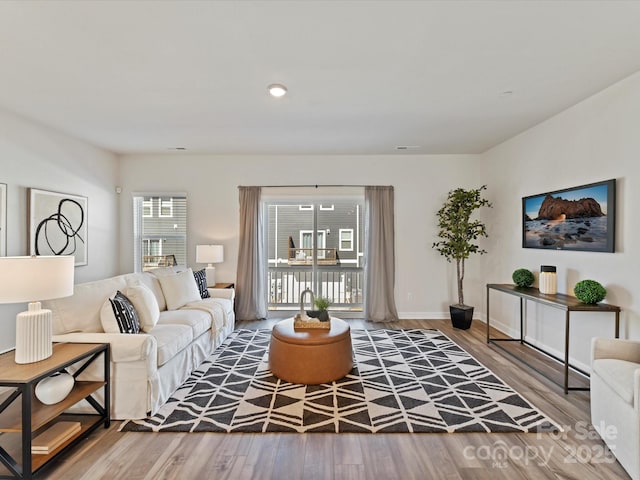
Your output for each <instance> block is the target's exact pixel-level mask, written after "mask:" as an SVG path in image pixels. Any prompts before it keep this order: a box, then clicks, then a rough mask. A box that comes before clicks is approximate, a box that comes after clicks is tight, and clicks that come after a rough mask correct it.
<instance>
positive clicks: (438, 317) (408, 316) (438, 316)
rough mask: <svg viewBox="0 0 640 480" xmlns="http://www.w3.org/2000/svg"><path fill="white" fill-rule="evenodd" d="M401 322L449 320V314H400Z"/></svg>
mask: <svg viewBox="0 0 640 480" xmlns="http://www.w3.org/2000/svg"><path fill="white" fill-rule="evenodd" d="M398 317H399V318H400V320H448V319H449V312H398Z"/></svg>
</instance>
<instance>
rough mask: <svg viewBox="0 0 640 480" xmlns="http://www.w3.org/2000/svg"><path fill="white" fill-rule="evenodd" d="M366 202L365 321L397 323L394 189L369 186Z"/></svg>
mask: <svg viewBox="0 0 640 480" xmlns="http://www.w3.org/2000/svg"><path fill="white" fill-rule="evenodd" d="M364 198H365V226H364V229H365V242H366V247H365V258H366V261H365V266H364V277H365V280H364V281H365V299H364V318H365V319H366V320H368V321H370V322H395V321H397V320H398V311H397V310H396V301H395V297H394V287H395V258H396V257H395V243H394V242H395V239H394V237H395V231H394V222H395V220H394V204H393V187H379V186H375V187H373V186H370V187H365V189H364Z"/></svg>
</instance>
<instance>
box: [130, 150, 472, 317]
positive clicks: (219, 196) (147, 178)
mask: <svg viewBox="0 0 640 480" xmlns="http://www.w3.org/2000/svg"><path fill="white" fill-rule="evenodd" d="M480 171H481V169H480V165H479V163H478V156H475V155H431V156H397V155H395V156H349V157H341V156H330V157H324V156H214V155H132V156H124V157H122V158H121V178H122V187H123V192H122V195H121V197H122V201H121V212H120V213H121V245H120V250H121V253H122V256H121V264H120V270H121V271H122V272H127V271H131V270H132V268H133V251H132V240H131V237H132V231H131V225H132V203H131V193H132V192H141V191H142V192H144V191H184V192H188V199H189V200H188V201H189V206H188V215H189V217H188V218H189V219H188V222H189V231H188V242H189V246H188V252H187V253H188V258H189V261H188V263H189V264H190V265H191V266H194V267H196V266H197V267H202V266H203V265H195V245H196V244H198V243H221V244H223V245H224V246H225V261H224V263H222V264H219V265H216V279H217V280H219V281H234V280H235V278H236V265H237V253H238V189H237V187H238V186H239V185H299V184H302V185H315V184H320V185H336V184H338V185H342V184H355V185H393V186H394V187H395V201H396V301H397V307H398V311H399V314H400V316H401V317H402V318H439V317H446V318H448V305H449V304H450V303H452V301H455V300H456V297H455V294H454V276H453V275H454V270H453V268H452V266H451V265H450V264H448V263H447V262H446V261H445V260H444V259H443V258H442V257H440V256H439V255H438V253H437V252H435V251H434V250H432V248H431V244H432V242H433V241H434V240H435V235H436V217H435V212H436V211H437V210H438V208H439V207H440V205H441V203H442V202H443V201H444V199H445V197H446V193H447V191H448V190H450V189H452V188H456V187H458V186H463V187H477V186H479V184H478V181H477V179H478V177H479V173H480ZM472 265H473V261H472V262H471V267H470V273H469V280H468V284H467V286H468V291H469V292H468V297H469V301H472V302H473V301H476V305H479V304H480V302H481V301H482V285H483V284H482V283H477V282H476V285H474V278H473V277H474V273H473V272H474V270H473V267H472ZM410 297H411V298H410Z"/></svg>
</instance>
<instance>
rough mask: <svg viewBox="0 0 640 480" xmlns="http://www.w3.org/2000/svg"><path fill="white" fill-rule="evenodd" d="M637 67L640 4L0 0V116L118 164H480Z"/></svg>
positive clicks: (616, 2) (639, 53)
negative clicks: (313, 160)
mask: <svg viewBox="0 0 640 480" xmlns="http://www.w3.org/2000/svg"><path fill="white" fill-rule="evenodd" d="M639 70H640V2H637V1H627V2H621V1H506V0H505V1H442V2H440V1H364V0H361V1H330V0H329V1H306V0H297V1H272V0H263V1H163V2H157V1H155V2H151V1H85V2H79V1H52V2H30V1H20V2H13V1H2V2H0V108H4V109H6V110H9V111H11V112H15V113H18V114H20V115H23V116H25V117H27V118H29V119H32V120H35V121H38V122H41V123H43V124H46V125H49V126H52V127H54V128H57V129H59V130H61V131H63V132H65V133H67V134H70V135H73V136H75V137H78V138H81V139H83V140H86V141H88V142H90V143H92V144H95V145H97V146H100V147H103V148H105V149H108V150H111V151H113V152H116V153H139V152H149V153H151V152H167V151H168V149H170V148H172V147H186V148H187V149H188V151H190V152H199V153H227V154H236V153H237V154H390V153H405V154H406V152H398V151H397V150H395V146H397V145H415V146H419V147H420V148H417V149H415V150H409V151H408V152H409V153H477V152H482V151H484V150H486V149H487V148H490V147H492V146H493V145H496V144H498V143H500V142H502V141H503V140H505V139H507V138H509V137H511V136H513V135H514V134H517V133H519V132H521V131H523V130H525V129H527V128H529V127H531V126H532V125H535V124H537V123H539V122H540V121H542V120H544V119H546V118H548V117H550V116H552V115H554V114H556V113H558V112H560V111H562V110H563V109H565V108H567V107H569V106H571V105H573V104H575V103H577V102H579V101H580V100H582V99H584V98H586V97H588V96H590V95H592V94H594V93H595V92H598V91H600V90H602V89H603V88H605V87H607V86H608V85H611V84H612V83H614V82H616V81H618V80H621V79H623V78H624V77H626V76H628V75H630V74H632V73H634V72H637V71H639ZM274 82H279V83H284V84H286V85H287V86H288V88H289V94H288V95H287V96H286V97H284V98H282V99H274V98H271V97H269V96H268V95H267V91H266V87H267V85H268V84H270V83H274ZM505 91H512V92H513V93H512V94H511V95H504V94H503V92H505Z"/></svg>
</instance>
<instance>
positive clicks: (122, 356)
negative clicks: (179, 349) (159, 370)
mask: <svg viewBox="0 0 640 480" xmlns="http://www.w3.org/2000/svg"><path fill="white" fill-rule="evenodd" d="M53 341H54V342H65V343H108V344H110V345H111V361H112V362H114V363H119V362H136V361H139V360H147V359H153V360H154V361H155V359H156V356H157V344H156V339H155V338H153V337H152V336H151V335H146V334H142V333H141V334H136V335H131V334H126V333H89V332H75V333H65V334H63V335H54V336H53Z"/></svg>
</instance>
